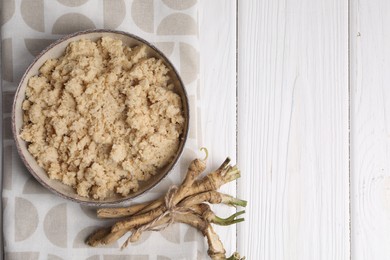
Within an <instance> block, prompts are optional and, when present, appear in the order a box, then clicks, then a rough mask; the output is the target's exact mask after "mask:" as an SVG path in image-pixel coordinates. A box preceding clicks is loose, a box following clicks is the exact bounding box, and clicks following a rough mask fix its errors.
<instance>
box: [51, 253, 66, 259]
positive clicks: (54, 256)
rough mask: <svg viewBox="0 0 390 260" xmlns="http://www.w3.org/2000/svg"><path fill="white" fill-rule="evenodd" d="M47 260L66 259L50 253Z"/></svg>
mask: <svg viewBox="0 0 390 260" xmlns="http://www.w3.org/2000/svg"><path fill="white" fill-rule="evenodd" d="M47 260H64V259H63V258H61V257H59V256H56V255H52V254H48V255H47Z"/></svg>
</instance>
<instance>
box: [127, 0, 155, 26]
mask: <svg viewBox="0 0 390 260" xmlns="http://www.w3.org/2000/svg"><path fill="white" fill-rule="evenodd" d="M131 18H132V19H133V21H134V23H135V24H136V25H137V26H138V27H139V28H140V29H141V30H143V31H144V32H148V33H153V32H154V5H153V0H134V1H133V4H132V5H131Z"/></svg>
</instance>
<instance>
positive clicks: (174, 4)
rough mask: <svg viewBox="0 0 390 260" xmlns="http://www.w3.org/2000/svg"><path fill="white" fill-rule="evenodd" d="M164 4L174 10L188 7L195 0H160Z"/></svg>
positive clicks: (192, 4)
mask: <svg viewBox="0 0 390 260" xmlns="http://www.w3.org/2000/svg"><path fill="white" fill-rule="evenodd" d="M162 1H163V2H164V4H166V5H167V6H169V7H170V8H172V9H175V10H184V9H188V8H190V7H191V6H194V5H195V4H196V2H197V1H196V0H162Z"/></svg>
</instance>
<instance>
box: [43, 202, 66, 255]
mask: <svg viewBox="0 0 390 260" xmlns="http://www.w3.org/2000/svg"><path fill="white" fill-rule="evenodd" d="M66 212H67V210H66V203H61V204H59V205H57V206H54V207H52V208H51V209H50V210H49V211H48V212H47V214H46V216H45V219H44V221H43V230H44V232H45V235H46V237H47V239H48V240H49V241H50V242H51V243H53V244H54V245H56V246H59V247H63V248H66V246H67V229H68V222H67V214H66Z"/></svg>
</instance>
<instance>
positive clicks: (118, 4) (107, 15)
mask: <svg viewBox="0 0 390 260" xmlns="http://www.w3.org/2000/svg"><path fill="white" fill-rule="evenodd" d="M125 16H126V4H125V2H124V1H123V0H116V1H112V0H103V24H104V28H106V29H115V28H117V27H118V26H119V25H120V24H121V23H122V22H123V20H124V19H125Z"/></svg>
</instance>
